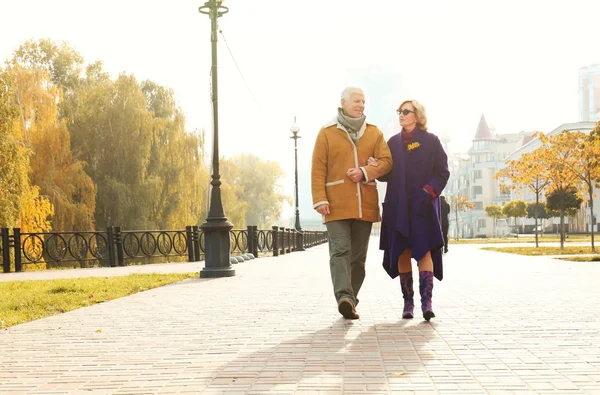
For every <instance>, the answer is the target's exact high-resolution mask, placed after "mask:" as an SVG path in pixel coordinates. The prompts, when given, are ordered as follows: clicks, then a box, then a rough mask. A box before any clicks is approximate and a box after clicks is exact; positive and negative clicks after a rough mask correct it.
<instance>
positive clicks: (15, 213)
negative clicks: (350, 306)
mask: <svg viewBox="0 0 600 395" xmlns="http://www.w3.org/2000/svg"><path fill="white" fill-rule="evenodd" d="M15 86H16V83H15V79H14V76H13V75H11V74H10V73H8V72H7V71H6V70H0V226H2V227H20V228H21V230H22V232H43V231H49V230H50V229H51V227H50V222H49V217H50V216H51V215H52V214H53V206H52V204H51V203H50V201H49V200H48V199H47V198H46V197H45V196H40V193H39V188H38V187H36V186H32V185H31V183H30V180H29V174H28V173H29V169H30V167H29V159H30V155H31V149H30V148H29V147H28V146H27V145H26V144H25V143H24V142H23V133H22V130H21V129H20V128H19V127H18V126H19V123H20V122H19V110H18V107H17V105H16V103H15V100H14V98H15V97H16V89H15Z"/></svg>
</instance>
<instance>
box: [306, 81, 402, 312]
mask: <svg viewBox="0 0 600 395" xmlns="http://www.w3.org/2000/svg"><path fill="white" fill-rule="evenodd" d="M364 109H365V95H364V92H363V91H362V90H361V89H360V88H356V87H348V88H346V89H344V91H343V92H342V98H341V108H338V112H337V115H336V116H335V117H334V118H333V120H331V122H329V123H328V124H326V125H325V126H323V128H322V129H321V131H320V132H319V135H318V136H317V140H316V142H315V148H314V151H313V157H312V177H311V178H312V196H313V207H314V208H315V209H316V210H317V211H318V212H319V213H320V214H321V215H322V216H323V222H324V223H325V225H326V226H327V232H328V235H329V256H330V259H329V268H330V270H331V281H332V283H333V292H334V295H335V298H336V300H337V303H338V311H339V312H340V314H342V315H343V316H344V317H345V318H347V319H357V318H359V315H358V314H357V313H356V305H357V304H358V299H357V295H358V291H359V290H360V287H361V286H362V283H363V280H364V278H365V260H366V257H367V248H368V244H369V237H370V234H371V226H372V225H373V222H378V221H380V220H381V217H380V215H379V198H378V194H377V185H376V183H375V179H376V178H377V177H380V176H382V175H385V174H386V173H388V172H389V171H390V169H391V167H392V156H391V153H390V150H389V148H388V146H387V143H386V141H385V139H384V137H383V133H382V132H381V131H380V130H379V129H378V128H377V127H376V126H375V125H373V124H370V123H368V122H366V121H365V115H364V113H363V112H364Z"/></svg>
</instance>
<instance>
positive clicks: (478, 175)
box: [473, 170, 481, 181]
mask: <svg viewBox="0 0 600 395" xmlns="http://www.w3.org/2000/svg"><path fill="white" fill-rule="evenodd" d="M480 179H481V170H473V181H475V180H480Z"/></svg>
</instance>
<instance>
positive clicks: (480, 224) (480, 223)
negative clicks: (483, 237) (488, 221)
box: [477, 218, 485, 229]
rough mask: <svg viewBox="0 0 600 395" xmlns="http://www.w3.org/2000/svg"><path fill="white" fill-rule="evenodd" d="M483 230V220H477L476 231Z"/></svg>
mask: <svg viewBox="0 0 600 395" xmlns="http://www.w3.org/2000/svg"><path fill="white" fill-rule="evenodd" d="M481 228H485V218H480V219H478V220H477V229H481Z"/></svg>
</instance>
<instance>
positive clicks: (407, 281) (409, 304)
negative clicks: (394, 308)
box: [400, 272, 415, 318]
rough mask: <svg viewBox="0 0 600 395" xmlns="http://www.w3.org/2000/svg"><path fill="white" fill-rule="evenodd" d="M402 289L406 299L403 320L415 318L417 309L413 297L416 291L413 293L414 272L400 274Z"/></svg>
mask: <svg viewBox="0 0 600 395" xmlns="http://www.w3.org/2000/svg"><path fill="white" fill-rule="evenodd" d="M400 287H401V288H402V296H403V298H404V310H403V311H402V318H413V310H414V308H415V302H414V299H413V296H414V294H415V291H413V276H412V272H408V273H400Z"/></svg>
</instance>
